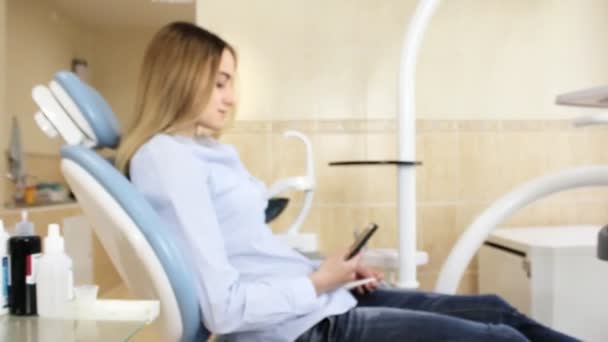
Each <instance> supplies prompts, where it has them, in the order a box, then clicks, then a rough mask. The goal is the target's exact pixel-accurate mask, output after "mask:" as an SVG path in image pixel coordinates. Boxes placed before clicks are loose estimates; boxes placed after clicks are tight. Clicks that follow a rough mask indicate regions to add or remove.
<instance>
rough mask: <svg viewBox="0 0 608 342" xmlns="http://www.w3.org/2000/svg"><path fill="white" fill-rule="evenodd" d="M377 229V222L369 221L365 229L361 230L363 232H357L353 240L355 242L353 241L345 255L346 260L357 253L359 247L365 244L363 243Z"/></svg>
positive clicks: (359, 250) (359, 249)
mask: <svg viewBox="0 0 608 342" xmlns="http://www.w3.org/2000/svg"><path fill="white" fill-rule="evenodd" d="M377 229H378V225H377V224H375V223H373V222H372V223H370V224H369V225H368V226H367V227H366V228H365V230H363V232H361V234H359V236H357V239H356V240H355V242H353V244H352V245H351V246H350V248H349V249H348V254H347V256H346V260H350V259H352V258H353V257H354V256H355V255H357V254H359V252H361V249H362V248H363V247H364V246H365V244H366V243H367V241H368V240H369V239H370V238H371V237H372V235H374V233H375V232H376V230H377Z"/></svg>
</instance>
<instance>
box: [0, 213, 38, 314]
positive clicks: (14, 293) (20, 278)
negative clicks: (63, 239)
mask: <svg viewBox="0 0 608 342" xmlns="http://www.w3.org/2000/svg"><path fill="white" fill-rule="evenodd" d="M21 218H22V221H21V222H19V223H17V229H16V235H15V236H13V237H11V238H10V239H9V240H8V251H7V252H8V255H9V260H10V262H9V268H10V271H9V274H10V275H9V284H8V305H9V312H10V313H11V315H19V316H33V315H36V314H37V310H36V268H37V264H38V258H39V257H40V251H41V248H40V247H41V246H40V237H39V236H36V235H34V224H33V223H31V222H28V221H27V213H26V212H23V213H22V214H21Z"/></svg>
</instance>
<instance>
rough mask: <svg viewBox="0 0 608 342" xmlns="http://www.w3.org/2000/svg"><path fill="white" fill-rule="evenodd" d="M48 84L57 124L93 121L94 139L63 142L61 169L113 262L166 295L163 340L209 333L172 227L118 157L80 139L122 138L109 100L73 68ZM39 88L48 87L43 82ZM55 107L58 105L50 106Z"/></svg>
mask: <svg viewBox="0 0 608 342" xmlns="http://www.w3.org/2000/svg"><path fill="white" fill-rule="evenodd" d="M39 87H40V86H39ZM58 87H59V88H61V89H60V90H57V89H58ZM49 88H50V90H49V94H51V95H52V96H51V97H49V96H46V95H45V96H43V98H44V101H46V102H49V101H53V100H55V101H57V103H55V104H52V105H50V106H49V105H48V103H46V104H45V105H44V106H43V105H40V103H39V106H40V108H41V110H42V111H43V114H44V115H45V116H46V117H47V119H48V120H49V121H50V122H51V123H52V124H53V120H59V119H58V118H61V116H67V117H69V119H71V120H72V122H73V123H75V124H76V126H79V128H80V127H81V122H86V123H87V124H88V125H89V127H88V128H84V129H82V128H81V131H82V133H83V138H82V139H81V142H83V141H85V140H86V141H87V142H88V143H82V144H78V143H72V144H69V143H68V144H67V145H65V146H64V147H63V148H62V150H61V157H62V161H61V169H62V172H63V174H64V176H65V178H66V180H67V182H68V183H69V185H70V188H71V189H72V191H73V192H74V194H75V195H76V198H77V199H78V203H79V205H80V206H81V208H82V210H83V212H84V214H85V216H86V217H87V218H88V220H89V221H90V223H91V225H92V226H93V229H94V231H95V233H96V235H97V236H98V238H99V240H100V242H101V244H102V245H103V247H104V249H105V250H106V252H107V253H108V255H109V257H110V259H111V261H112V263H113V265H114V266H115V267H116V269H117V270H118V272H119V274H120V276H121V278H122V279H123V281H124V282H125V283H126V285H127V286H128V288H129V289H130V290H131V292H132V293H133V294H134V295H136V296H137V297H140V298H156V299H159V300H160V303H161V312H160V317H159V319H158V324H159V325H160V327H161V330H162V332H163V334H164V335H165V336H164V337H163V340H166V341H180V340H181V341H194V340H198V341H201V340H204V339H205V338H206V337H208V336H209V333H208V332H207V330H205V329H204V327H203V325H202V317H201V312H200V307H199V305H198V300H197V297H196V292H195V290H194V279H193V277H192V275H191V272H190V270H189V269H188V265H187V263H186V262H185V259H184V256H183V255H182V253H181V249H180V248H179V246H178V245H177V242H176V240H175V239H174V238H173V235H172V234H171V231H170V229H169V228H168V227H166V225H165V224H164V223H163V222H162V221H161V219H160V218H159V217H158V215H157V214H156V212H155V211H154V209H153V208H152V207H151V206H150V205H149V204H148V203H147V201H146V200H145V198H144V197H143V196H142V195H141V194H140V193H138V191H137V190H136V189H135V188H134V186H133V185H132V184H131V183H130V182H129V181H128V180H127V179H126V178H125V177H124V176H123V175H122V174H121V173H120V172H118V170H116V168H114V166H113V165H111V164H110V163H109V162H108V161H106V160H105V159H104V158H102V157H101V156H99V155H98V154H97V153H95V152H94V151H92V150H90V149H89V148H87V147H85V146H81V145H86V146H95V147H114V146H116V145H117V144H118V139H119V137H120V133H119V132H118V126H117V124H116V119H115V116H114V113H113V112H112V110H111V109H110V106H109V105H108V104H107V103H106V102H105V100H104V99H103V97H101V95H99V93H97V91H95V90H94V89H93V88H91V87H89V86H88V85H86V84H85V83H84V82H82V81H81V80H80V79H79V78H78V77H77V76H75V75H74V74H71V73H66V72H62V73H58V74H57V75H56V77H55V82H51V86H50V87H49ZM62 90H63V92H62ZM38 91H42V93H44V89H41V88H38ZM57 94H61V95H57ZM47 95H48V94H47ZM66 96H67V97H68V100H69V101H71V102H67V100H66V98H65V97H66ZM62 97H63V98H62ZM37 102H39V101H37ZM66 103H67V104H66ZM57 104H59V106H56V105H57ZM67 107H69V110H67ZM49 108H50V109H49ZM51 109H52V111H53V113H46V112H45V111H47V112H49V111H50V110H51ZM59 110H63V112H62V113H60V112H59ZM69 112H71V113H69ZM74 113H76V114H74ZM75 116H77V117H79V119H75V118H74V117H75ZM91 118H94V119H91ZM61 120H65V117H64V118H61ZM54 126H55V128H59V127H61V124H56V125H54ZM71 129H73V126H71ZM62 136H65V135H64V134H62ZM72 136H73V135H72ZM75 141H76V140H75Z"/></svg>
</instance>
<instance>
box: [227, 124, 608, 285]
mask: <svg viewBox="0 0 608 342" xmlns="http://www.w3.org/2000/svg"><path fill="white" fill-rule="evenodd" d="M287 129H297V130H301V131H302V132H304V133H306V134H307V135H308V136H309V137H310V138H311V140H312V143H313V149H314V153H315V170H316V174H317V182H318V188H317V191H316V195H315V200H314V206H313V209H312V210H311V214H310V215H309V217H308V219H307V221H306V222H305V224H304V227H303V230H305V231H313V232H317V233H318V234H319V235H320V239H321V241H320V243H321V249H322V250H323V251H324V252H327V251H331V250H334V249H337V248H341V247H346V246H347V245H348V244H349V243H350V241H351V238H352V231H353V229H354V228H358V227H361V226H363V225H364V224H365V223H366V222H367V221H370V220H373V221H376V222H378V223H379V224H380V226H381V227H382V229H381V230H380V231H379V233H378V234H377V236H375V237H374V239H373V240H372V241H371V245H372V246H374V247H396V241H397V227H396V220H397V217H396V215H397V214H396V194H397V191H396V185H397V178H396V177H397V176H396V170H395V169H394V168H393V167H390V166H366V167H330V166H328V165H327V163H328V162H330V161H335V160H352V159H383V158H389V159H392V158H395V157H396V141H395V136H396V125H395V122H393V121H392V120H369V121H366V120H344V121H339V120H338V121H293V122H290V121H247V122H237V123H236V124H235V127H234V129H232V130H231V131H230V132H228V133H227V134H226V135H225V136H224V140H225V141H226V142H229V143H233V144H235V145H236V146H237V148H238V149H239V151H240V152H241V157H242V159H243V161H244V163H245V164H246V165H247V166H248V168H249V169H250V171H251V172H252V173H253V174H254V175H256V176H258V177H259V178H261V179H263V180H264V181H265V182H266V183H267V184H268V185H270V184H271V182H272V181H274V180H277V179H279V178H281V177H287V176H296V175H302V174H303V173H304V165H305V161H304V155H305V154H304V150H303V146H302V144H300V143H299V142H298V141H295V140H285V139H284V138H282V137H281V132H283V131H284V130H287ZM417 131H418V133H417V136H416V142H417V157H418V159H420V160H422V161H423V162H424V165H423V166H422V167H420V168H418V171H417V196H418V202H417V203H418V207H417V218H418V227H419V236H418V242H419V246H420V247H419V248H421V249H422V250H426V251H427V252H429V254H430V263H429V264H428V265H426V266H423V267H421V268H420V270H419V271H420V280H421V283H422V288H423V289H432V288H433V286H434V282H435V280H436V278H437V274H438V272H439V270H440V267H441V265H442V263H443V261H444V259H445V258H446V256H447V254H448V253H449V251H450V249H451V247H452V246H453V244H454V242H455V241H456V239H457V237H458V236H459V235H460V234H461V233H462V232H463V231H464V229H465V228H466V227H467V225H469V224H470V223H471V222H472V221H473V220H474V219H475V217H477V216H478V215H479V214H480V213H481V212H482V211H483V210H484V209H485V208H487V207H488V206H489V205H490V204H491V203H492V202H493V201H494V200H496V199H498V198H499V197H500V196H502V195H504V194H506V193H507V192H508V191H509V190H511V189H513V188H514V187H516V186H518V185H519V184H522V182H525V181H526V180H530V179H532V178H534V177H538V176H541V175H544V174H546V173H549V172H554V171H557V170H560V169H563V168H566V167H574V166H580V165H589V164H602V163H608V149H606V147H605V146H607V145H606V144H607V143H608V130H607V129H605V128H574V127H572V126H571V124H570V122H569V121H565V120H564V121H543V120H527V121H526V120H518V121H500V120H458V121H446V120H419V121H418V122H417ZM290 196H292V203H291V204H290V206H289V207H288V209H287V211H286V213H284V214H283V215H282V216H281V217H280V218H279V219H278V220H277V221H276V222H274V223H273V224H272V227H273V229H274V230H275V231H280V230H281V229H284V228H285V227H287V225H289V224H290V223H291V220H292V219H293V218H294V217H295V215H296V214H297V212H298V210H299V207H300V205H301V202H302V196H301V194H290ZM607 206H608V189H603V188H593V189H581V190H573V191H570V192H566V193H561V194H557V195H553V196H550V197H548V198H546V199H544V200H541V201H539V202H536V203H534V204H532V205H530V206H529V207H527V208H525V209H523V210H521V211H520V212H518V213H516V214H515V215H514V216H513V217H511V218H510V219H509V220H508V221H507V222H505V223H504V225H508V226H514V225H549V224H551V225H553V224H572V223H581V224H582V223H596V224H602V223H607V222H608V210H606V207H607ZM476 275H477V266H476V261H474V262H473V263H472V264H471V265H470V266H469V268H468V270H467V273H466V276H465V278H464V279H463V282H462V283H461V291H463V292H475V291H476Z"/></svg>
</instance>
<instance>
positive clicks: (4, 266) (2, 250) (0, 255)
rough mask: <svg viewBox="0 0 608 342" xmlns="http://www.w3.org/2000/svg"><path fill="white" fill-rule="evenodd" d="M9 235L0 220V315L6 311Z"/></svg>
mask: <svg viewBox="0 0 608 342" xmlns="http://www.w3.org/2000/svg"><path fill="white" fill-rule="evenodd" d="M9 238H10V236H9V235H8V233H7V232H6V230H4V222H2V220H0V315H4V314H7V313H8V277H9V275H8V272H9V269H8V253H7V245H8V239H9Z"/></svg>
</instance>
